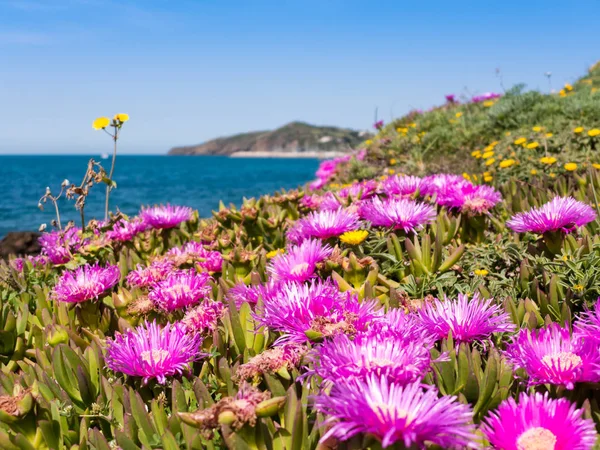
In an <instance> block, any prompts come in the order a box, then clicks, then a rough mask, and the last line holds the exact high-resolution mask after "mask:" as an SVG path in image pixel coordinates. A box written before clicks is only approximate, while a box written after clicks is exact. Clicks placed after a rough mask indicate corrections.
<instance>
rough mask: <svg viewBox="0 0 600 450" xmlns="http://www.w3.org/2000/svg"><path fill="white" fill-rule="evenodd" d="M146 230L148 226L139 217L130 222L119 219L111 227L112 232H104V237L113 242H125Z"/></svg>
mask: <svg viewBox="0 0 600 450" xmlns="http://www.w3.org/2000/svg"><path fill="white" fill-rule="evenodd" d="M147 229H148V224H147V223H146V222H145V221H144V220H143V219H141V218H139V217H134V218H132V219H131V220H125V219H120V220H119V221H117V222H116V223H115V224H114V225H113V228H112V230H109V231H107V232H106V237H108V238H109V239H112V240H115V241H120V242H127V241H131V240H132V239H133V238H134V237H135V236H137V235H138V234H140V233H143V232H144V231H146V230H147Z"/></svg>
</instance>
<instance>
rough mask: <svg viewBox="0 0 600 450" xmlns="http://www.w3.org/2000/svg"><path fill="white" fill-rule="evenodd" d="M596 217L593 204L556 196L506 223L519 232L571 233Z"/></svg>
mask: <svg viewBox="0 0 600 450" xmlns="http://www.w3.org/2000/svg"><path fill="white" fill-rule="evenodd" d="M594 219H596V212H595V211H594V210H593V209H592V207H591V206H589V205H587V204H585V203H582V202H579V201H577V200H575V199H574V198H572V197H554V198H553V199H552V200H550V201H549V202H548V203H546V204H544V205H542V206H541V207H539V208H532V209H531V210H530V211H528V212H521V213H518V214H516V215H514V216H513V217H512V218H511V219H510V220H509V221H508V222H506V225H507V226H508V227H509V228H511V229H513V230H514V231H516V232H517V233H525V232H527V231H529V232H532V233H537V234H544V233H547V232H553V231H562V232H564V233H570V232H571V231H574V230H575V229H576V228H578V227H582V226H584V225H586V224H587V223H589V222H591V221H593V220H594Z"/></svg>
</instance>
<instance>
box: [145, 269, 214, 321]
mask: <svg viewBox="0 0 600 450" xmlns="http://www.w3.org/2000/svg"><path fill="white" fill-rule="evenodd" d="M210 280H211V278H210V275H209V274H208V273H206V272H202V273H196V271H195V270H193V269H191V270H189V271H180V272H175V273H172V274H170V275H168V276H167V278H165V279H164V280H163V281H159V282H158V283H156V284H154V285H153V286H152V289H151V290H150V293H149V294H148V298H149V299H150V300H152V301H153V302H154V304H155V305H156V306H158V307H159V308H161V309H162V310H164V311H167V312H172V311H178V310H182V309H186V308H188V307H190V306H194V305H196V304H197V303H198V302H199V301H200V300H202V299H203V298H206V297H208V296H209V295H210V293H211V290H212V288H211V286H210V284H209V281H210Z"/></svg>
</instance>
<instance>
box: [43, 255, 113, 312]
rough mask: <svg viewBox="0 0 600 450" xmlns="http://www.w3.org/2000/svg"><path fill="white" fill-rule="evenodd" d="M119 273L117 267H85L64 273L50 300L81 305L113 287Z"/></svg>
mask: <svg viewBox="0 0 600 450" xmlns="http://www.w3.org/2000/svg"><path fill="white" fill-rule="evenodd" d="M120 278H121V273H120V271H119V268H118V267H117V266H112V265H109V266H106V267H101V266H99V265H98V264H96V265H93V266H90V265H85V266H82V267H79V268H77V269H75V270H74V271H70V270H68V271H65V272H64V273H63V274H62V275H61V277H60V278H59V279H58V282H57V283H56V286H54V289H53V291H52V299H53V300H55V301H59V302H67V303H81V302H85V301H88V300H93V299H96V298H98V296H99V295H100V294H102V293H103V292H105V291H107V290H108V289H111V288H112V287H113V286H115V285H116V284H117V283H118V282H119V279H120Z"/></svg>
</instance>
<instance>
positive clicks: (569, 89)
mask: <svg viewBox="0 0 600 450" xmlns="http://www.w3.org/2000/svg"><path fill="white" fill-rule="evenodd" d="M565 89H566V90H567V91H572V90H573V86H571V85H570V84H569V83H567V84H565Z"/></svg>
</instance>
